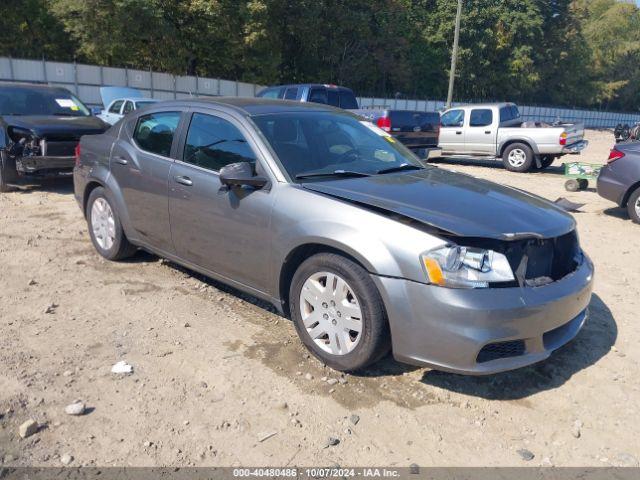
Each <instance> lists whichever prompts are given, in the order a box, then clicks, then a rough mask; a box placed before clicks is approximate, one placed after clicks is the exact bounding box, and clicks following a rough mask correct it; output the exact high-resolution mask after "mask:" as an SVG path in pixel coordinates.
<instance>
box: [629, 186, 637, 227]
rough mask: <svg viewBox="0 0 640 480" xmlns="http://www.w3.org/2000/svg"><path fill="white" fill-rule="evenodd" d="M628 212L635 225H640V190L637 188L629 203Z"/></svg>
mask: <svg viewBox="0 0 640 480" xmlns="http://www.w3.org/2000/svg"><path fill="white" fill-rule="evenodd" d="M627 212H629V217H630V218H631V220H633V221H634V222H635V223H640V188H636V189H635V190H634V191H633V192H632V193H631V196H630V197H629V200H628V201H627Z"/></svg>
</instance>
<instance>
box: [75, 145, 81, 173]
mask: <svg viewBox="0 0 640 480" xmlns="http://www.w3.org/2000/svg"><path fill="white" fill-rule="evenodd" d="M74 156H75V157H76V167H79V166H80V144H79V143H78V144H77V145H76V149H75V152H74Z"/></svg>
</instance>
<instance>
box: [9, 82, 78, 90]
mask: <svg viewBox="0 0 640 480" xmlns="http://www.w3.org/2000/svg"><path fill="white" fill-rule="evenodd" d="M2 87H10V88H23V89H25V90H49V91H51V90H57V91H65V92H68V91H69V90H67V89H66V88H64V87H58V86H55V87H53V86H50V85H47V84H44V83H21V82H4V81H0V88H2Z"/></svg>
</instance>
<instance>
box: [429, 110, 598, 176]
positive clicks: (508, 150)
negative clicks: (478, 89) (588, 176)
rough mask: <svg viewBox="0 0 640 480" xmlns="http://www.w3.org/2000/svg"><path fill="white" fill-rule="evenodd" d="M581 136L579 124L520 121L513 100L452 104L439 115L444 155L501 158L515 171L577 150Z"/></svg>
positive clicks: (582, 145) (540, 165) (583, 142)
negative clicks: (478, 103) (463, 104)
mask: <svg viewBox="0 0 640 480" xmlns="http://www.w3.org/2000/svg"><path fill="white" fill-rule="evenodd" d="M583 137H584V125H582V124H570V123H557V124H547V123H543V122H523V121H522V119H521V118H520V112H519V111H518V107H517V106H516V105H514V104H513V103H492V104H483V105H465V106H461V107H454V108H450V109H448V110H446V111H444V112H443V113H442V115H441V117H440V141H439V146H440V148H441V149H442V156H443V157H460V158H478V159H495V160H498V159H501V160H502V162H503V163H504V166H505V167H506V168H507V170H511V171H514V172H527V171H529V170H530V169H531V168H538V169H542V168H546V167H548V166H549V165H551V164H552V163H553V161H554V160H555V159H556V158H558V157H560V156H562V155H567V154H577V153H580V151H581V150H583V149H584V148H585V147H586V146H587V145H588V142H587V141H586V140H584V138H583Z"/></svg>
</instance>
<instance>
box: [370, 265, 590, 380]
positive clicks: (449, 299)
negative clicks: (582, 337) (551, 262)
mask: <svg viewBox="0 0 640 480" xmlns="http://www.w3.org/2000/svg"><path fill="white" fill-rule="evenodd" d="M372 278H373V280H374V282H375V283H376V285H377V287H378V289H379V291H380V292H381V294H382V297H383V300H384V303H385V307H386V309H387V314H388V318H389V324H390V327H391V337H392V345H393V355H394V357H395V358H396V359H397V360H398V361H401V362H404V363H410V364H415V365H421V366H428V367H432V368H435V369H438V370H445V371H450V372H455V373H462V374H472V375H484V374H492V373H497V372H501V371H506V370H512V369H515V368H520V367H523V366H526V365H530V364H532V363H535V362H539V361H541V360H544V359H546V358H547V357H549V356H550V355H551V353H552V352H553V351H554V350H556V349H558V348H559V347H561V346H562V345H564V344H565V343H567V342H569V341H570V340H571V339H573V338H574V337H575V336H576V335H577V333H578V332H579V330H580V329H581V328H582V326H583V325H584V322H585V321H586V318H587V306H588V305H589V302H590V300H591V291H592V287H593V264H592V263H591V261H590V260H589V259H588V257H587V256H586V255H584V257H583V261H582V263H581V264H580V265H579V266H578V268H577V269H576V270H575V271H574V272H572V273H571V274H569V275H567V276H566V277H564V278H562V279H560V280H557V281H555V282H553V283H549V284H547V285H544V286H540V287H527V286H525V287H513V288H479V289H454V288H443V287H438V286H433V285H426V284H422V283H418V282H413V281H409V280H404V279H399V278H389V277H380V276H376V275H372Z"/></svg>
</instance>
